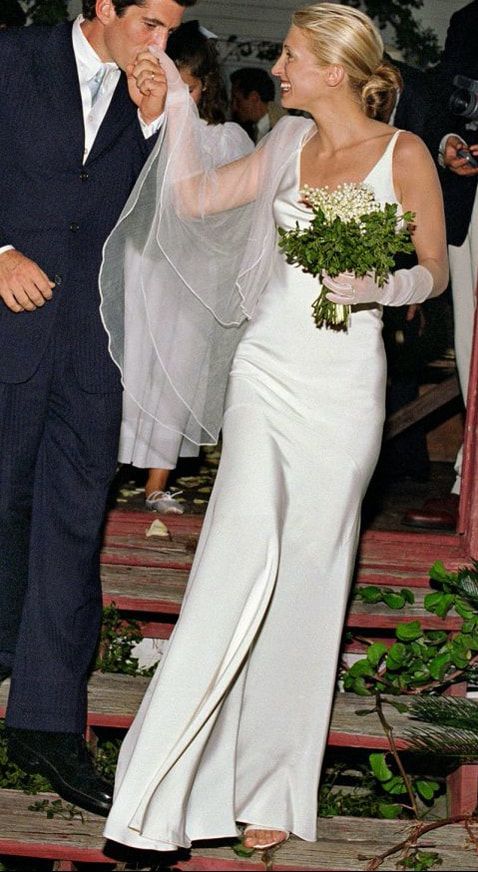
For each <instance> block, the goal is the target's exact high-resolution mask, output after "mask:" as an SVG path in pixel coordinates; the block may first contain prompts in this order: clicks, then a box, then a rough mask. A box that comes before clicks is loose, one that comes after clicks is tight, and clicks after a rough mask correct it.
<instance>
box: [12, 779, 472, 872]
mask: <svg viewBox="0 0 478 872" xmlns="http://www.w3.org/2000/svg"><path fill="white" fill-rule="evenodd" d="M38 799H48V800H54V799H56V796H55V795H54V794H39V795H38V796H33V797H32V796H27V795H25V794H23V793H20V792H18V791H14V790H0V854H6V855H8V854H10V855H14V856H24V857H39V858H45V859H47V858H50V859H69V860H73V861H79V862H81V861H83V862H90V863H94V862H96V863H111V862H114V861H113V860H112V856H113V854H114V857H115V859H118V860H120V859H121V858H122V857H124V858H126V857H127V856H129V859H131V857H132V855H131V852H128V853H126V851H125V849H122V848H121V846H119V845H114V846H113V845H112V844H111V843H106V844H105V842H104V839H103V836H102V831H103V827H104V819H103V818H100V817H97V816H96V815H92V814H89V813H88V812H83V813H82V819H77V818H75V819H73V820H65V819H64V818H62V817H58V816H55V817H53V818H51V819H49V818H47V817H46V814H45V813H43V812H32V811H30V810H29V806H31V805H32V804H33V803H34V802H36V801H37V800H38ZM409 826H410V825H409V824H405V823H403V822H396V821H384V820H381V821H379V820H373V819H370V818H337V817H336V818H319V820H318V824H317V842H303V841H301V840H299V839H297V838H294V837H292V838H291V839H290V840H289V841H288V842H286V843H285V844H284V845H283V846H282V847H281V849H280V850H279V851H278V852H277V854H276V855H275V862H274V869H276V870H277V872H285V870H297V872H299V870H309V872H310V870H315V872H320V870H337V872H338V870H343V872H348V870H351V872H360V870H364V869H365V868H366V864H367V859H364V858H369V857H373V856H375V855H377V854H379V853H381V852H382V851H384V850H385V849H386V848H387V847H391V846H392V845H394V844H396V843H398V842H399V841H401V840H402V839H403V838H404V837H405V836H406V835H407V833H408V831H409ZM474 831H475V833H476V835H477V836H478V828H477V826H476V825H475V826H474ZM430 843H431V845H430ZM427 847H428V849H431V848H432V849H433V850H436V851H438V852H439V853H440V855H441V857H442V859H443V864H442V866H441V867H440V868H442V869H443V870H447V869H448V870H451V869H456V870H459V872H477V870H478V857H477V855H476V850H475V849H473V848H472V847H471V846H470V844H469V837H468V834H467V832H466V830H465V829H464V828H463V827H461V826H457V825H451V826H447V827H444V828H443V829H440V830H436V831H434V832H433V833H432V834H431V835H430V836H428V837H427ZM136 856H137V857H138V859H140V858H141V854H140V853H138V854H137V855H136ZM172 856H173V857H175V856H176V855H172ZM395 863H396V860H392V861H386V862H385V863H384V864H383V866H381V868H382V869H384V870H391V869H395V868H396V866H395ZM174 867H175V868H179V869H184V870H185V872H186V870H190V872H199V870H204V872H205V870H216V869H217V870H219V869H223V870H227V869H230V870H243V872H246V870H249V869H250V870H255V869H257V870H261V869H263V868H264V866H263V864H262V863H261V862H260V856H259V855H258V854H257V855H254V856H253V857H252V858H251V859H249V860H241V859H239V858H238V857H237V856H236V855H235V854H234V852H233V851H232V849H231V847H230V844H228V843H222V844H219V845H218V844H217V843H216V845H215V846H213V845H212V844H211V843H209V844H207V843H203V844H201V845H199V844H196V845H195V847H194V848H193V850H192V852H191V855H190V858H189V859H185V858H184V857H181V855H178V859H175V860H174Z"/></svg>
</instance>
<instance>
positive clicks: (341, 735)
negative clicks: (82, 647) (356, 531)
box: [0, 672, 411, 748]
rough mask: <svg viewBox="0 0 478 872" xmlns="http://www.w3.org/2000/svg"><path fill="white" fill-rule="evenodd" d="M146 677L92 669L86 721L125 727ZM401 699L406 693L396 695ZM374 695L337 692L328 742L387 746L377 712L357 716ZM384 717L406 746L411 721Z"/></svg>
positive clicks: (391, 711)
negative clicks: (406, 733)
mask: <svg viewBox="0 0 478 872" xmlns="http://www.w3.org/2000/svg"><path fill="white" fill-rule="evenodd" d="M148 683H149V678H141V677H139V676H131V675H114V674H111V673H101V672H95V673H94V674H93V675H92V677H91V679H90V682H89V685H88V689H89V693H88V703H89V705H88V708H89V711H88V723H89V725H90V726H92V727H113V728H127V727H129V726H130V724H131V722H132V720H133V717H134V715H135V714H136V711H137V710H138V707H139V704H140V702H141V700H142V698H143V696H144V693H145V690H146V688H147V686H148ZM8 685H9V682H8V681H4V682H3V683H2V685H1V687H0V716H3V713H4V710H5V705H6V702H7V697H8ZM396 699H397V700H398V701H400V702H405V703H406V702H407V701H409V698H408V697H397V698H396ZM373 705H374V701H373V697H361V696H356V695H355V694H353V693H337V695H336V698H335V706H334V710H333V715H332V724H331V731H330V735H329V744H330V745H336V746H340V747H361V748H388V742H387V740H386V738H385V735H384V733H383V730H382V727H381V725H380V722H379V719H378V717H377V715H375V714H370V715H364V716H357V714H356V712H357V711H364V710H367V709H371V708H373ZM387 718H388V720H389V722H390V724H391V725H392V726H393V728H394V735H395V736H396V739H397V745H398V747H399V748H405V747H406V746H407V743H406V741H404V739H403V734H404V730H405V729H406V728H407V727H409V726H410V724H411V721H410V719H409V718H408V717H407V715H404V714H400V713H399V712H397V710H396V709H395V708H393V706H387Z"/></svg>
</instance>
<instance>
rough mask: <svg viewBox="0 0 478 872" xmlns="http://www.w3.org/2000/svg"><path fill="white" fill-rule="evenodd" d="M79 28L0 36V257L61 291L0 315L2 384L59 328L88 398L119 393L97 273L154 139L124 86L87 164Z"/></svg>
mask: <svg viewBox="0 0 478 872" xmlns="http://www.w3.org/2000/svg"><path fill="white" fill-rule="evenodd" d="M71 28H72V25H71V23H63V24H59V25H57V26H55V27H52V28H50V27H35V26H31V27H27V28H24V29H23V30H21V31H15V32H14V31H8V30H7V31H6V32H4V33H1V34H0V166H1V173H0V245H5V244H11V245H13V246H14V247H15V248H17V249H18V250H19V251H21V252H22V253H23V254H25V255H27V256H28V257H30V258H32V259H33V260H34V261H36V262H37V263H38V264H39V266H41V267H42V269H43V270H44V271H45V272H46V273H47V275H48V276H49V277H50V278H51V279H52V280H53V281H55V282H56V287H55V288H54V290H53V299H52V300H51V301H49V302H47V303H46V304H45V305H44V306H43V307H42V308H40V309H36V310H35V311H34V312H22V313H13V312H11V311H10V310H9V309H8V308H7V307H6V306H5V305H4V304H3V303H0V347H1V349H2V350H1V354H0V381H4V382H23V381H26V380H27V379H28V378H30V377H31V375H32V374H33V373H34V372H35V370H36V368H37V366H38V364H39V362H40V360H41V357H42V355H43V353H44V351H45V349H46V346H47V343H48V341H49V337H50V335H51V331H52V328H53V324H54V323H55V321H56V320H57V319H61V329H64V330H66V331H67V335H68V337H69V348H70V349H71V358H72V361H73V365H74V367H75V370H76V374H77V377H78V379H79V381H80V384H81V385H82V387H83V388H84V389H85V390H89V391H92V392H97V391H99V392H102V391H107V390H111V389H114V388H118V387H119V377H118V372H117V370H116V367H115V366H114V364H113V363H112V361H111V359H110V357H109V354H108V350H107V341H106V333H105V331H104V329H103V325H102V323H101V320H100V316H99V308H98V307H99V292H98V271H99V267H100V263H101V251H102V246H103V243H104V241H105V239H106V237H107V235H108V233H109V232H110V230H111V229H112V227H113V226H114V224H115V222H116V220H117V218H118V216H119V214H120V212H121V209H122V207H123V205H124V203H125V201H126V199H127V197H128V194H129V192H130V191H131V188H132V187H133V185H134V182H135V180H136V178H137V176H138V174H139V172H140V170H141V167H142V165H143V163H144V161H145V159H146V157H147V155H148V153H149V152H150V150H151V148H152V146H153V144H154V140H155V137H154V136H153V137H152V138H151V139H150V140H145V138H144V136H143V133H142V131H141V127H140V124H139V121H138V117H137V108H136V106H135V105H134V104H133V103H132V101H131V100H130V98H129V95H128V91H127V87H126V77H125V76H124V74H122V75H121V78H120V80H119V83H118V85H117V87H116V90H115V92H114V95H113V97H112V100H111V104H110V106H109V109H108V112H107V114H106V116H105V119H104V121H103V123H102V125H101V127H100V129H99V131H98V134H97V137H96V140H95V142H94V145H93V147H92V149H91V152H90V154H89V156H88V159H87V160H86V163H85V164H83V148H84V125H83V113H82V104H81V94H80V88H79V82H78V75H77V69H76V63H75V57H74V53H73V45H72V37H71Z"/></svg>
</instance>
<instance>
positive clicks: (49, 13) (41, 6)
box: [26, 0, 68, 24]
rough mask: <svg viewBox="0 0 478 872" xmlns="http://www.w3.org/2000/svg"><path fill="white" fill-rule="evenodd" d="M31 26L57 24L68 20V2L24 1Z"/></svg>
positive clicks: (65, 0) (48, 0)
mask: <svg viewBox="0 0 478 872" xmlns="http://www.w3.org/2000/svg"><path fill="white" fill-rule="evenodd" d="M26 11H27V13H28V15H29V17H30V18H31V20H32V22H33V24H58V22H59V21H65V19H67V18H68V0H26Z"/></svg>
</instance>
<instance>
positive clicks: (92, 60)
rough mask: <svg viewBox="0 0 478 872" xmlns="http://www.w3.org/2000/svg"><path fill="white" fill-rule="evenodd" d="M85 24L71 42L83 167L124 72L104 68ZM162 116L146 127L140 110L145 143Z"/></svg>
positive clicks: (74, 30) (74, 31) (1, 249)
mask: <svg viewBox="0 0 478 872" xmlns="http://www.w3.org/2000/svg"><path fill="white" fill-rule="evenodd" d="M82 21H84V18H83V16H82V15H78V17H77V18H76V19H75V21H74V22H73V28H72V41H73V53H74V56H75V61H76V67H77V70H78V81H79V85H80V92H81V103H82V107H83V122H84V127H85V145H84V151H83V163H84V162H85V161H86V159H87V158H88V155H89V153H90V151H91V149H92V147H93V143H94V141H95V139H96V135H97V133H98V130H99V129H100V127H101V123H102V121H103V119H104V117H105V115H106V113H107V111H108V107H109V105H110V103H111V98H112V96H113V93H114V90H115V88H116V85H117V84H118V81H119V77H120V75H121V71H120V69H119V67H118V66H117V64H115V63H114V61H109V62H108V63H106V64H104V63H103V62H102V61H101V59H100V57H99V56H98V55H97V54H96V52H95V50H94V48H93V46H92V45H90V43H89V42H88V40H87V38H86V36H85V35H84V33H83V30H82V29H81V23H82ZM103 66H104V67H106V72H105V75H104V78H103V81H102V82H101V85H100V88H99V91H98V95H97V97H96V99H95V102H94V105H92V98H91V90H90V85H89V82H90V81H91V79H93V78H94V77H95V75H96V74H97V73H98V71H99V69H100V68H101V67H103ZM163 117H164V116H163V115H160V116H159V118H156V119H155V121H153V122H152V123H151V124H146V123H145V122H144V121H143V119H142V118H141V115H140V114H139V110H138V120H139V123H140V125H141V129H142V131H143V135H144V138H145V139H149V137H150V136H152V135H153V133H156V131H157V130H159V128H160V127H161V124H162V122H163ZM12 248H13V245H2V246H0V254H2V253H3V252H4V251H10V250H11V249H12Z"/></svg>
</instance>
